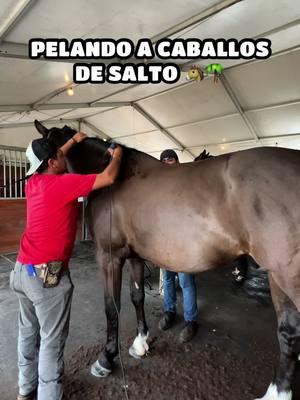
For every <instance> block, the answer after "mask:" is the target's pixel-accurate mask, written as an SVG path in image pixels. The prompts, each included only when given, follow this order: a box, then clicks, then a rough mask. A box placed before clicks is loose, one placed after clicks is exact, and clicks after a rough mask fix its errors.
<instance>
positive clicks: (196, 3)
mask: <svg viewBox="0 0 300 400" xmlns="http://www.w3.org/2000/svg"><path fill="white" fill-rule="evenodd" d="M47 37H49V38H54V37H55V38H62V37H64V38H66V39H72V38H115V39H117V38H122V37H126V38H130V39H132V40H133V41H135V42H136V41H137V40H138V39H140V38H146V37H148V38H150V39H151V40H152V41H153V42H155V41H157V40H158V39H159V38H164V37H171V38H189V37H194V38H200V39H205V38H215V39H218V38H221V37H223V38H225V39H229V38H236V39H239V40H240V39H243V38H259V37H266V38H269V39H271V41H272V52H273V54H272V56H271V57H270V58H269V59H267V60H250V61H246V60H220V61H219V62H221V63H222V65H223V66H224V67H225V70H224V73H223V76H222V79H221V80H220V81H219V82H218V83H217V84H214V83H213V80H212V79H205V80H204V81H202V82H195V81H192V82H190V81H186V72H182V74H181V79H180V81H179V82H177V83H176V84H134V85H132V84H129V85H126V84H118V85H114V84H109V83H105V84H83V85H74V84H73V82H72V69H73V63H72V62H61V61H55V60H51V61H50V60H30V59H29V57H28V47H27V45H28V41H29V39H31V38H47ZM74 62H75V61H74ZM106 62H107V61H106ZM178 63H179V64H186V63H188V64H190V65H192V64H193V63H195V64H197V65H199V66H201V67H205V66H206V65H207V64H209V63H210V61H209V60H201V59H200V60H197V61H196V62H195V61H193V62H191V61H189V60H186V61H183V60H178ZM299 64H300V2H299V1H296V2H295V1H294V0H277V1H276V2H275V1H274V0H242V1H239V0H223V1H220V0H219V1H217V0H185V1H184V2H182V1H179V0H164V1H163V2H162V1H158V0H152V1H151V2H149V1H147V0H115V1H114V2H113V3H112V4H110V3H107V2H105V1H104V0H98V1H94V0H88V1H86V0H72V1H71V0H67V1H64V2H62V1H60V0H1V9H0V145H10V146H18V147H20V146H21V147H25V146H27V144H28V142H29V141H30V140H31V139H32V138H34V137H38V134H37V132H36V131H35V128H34V126H33V120H34V119H39V120H41V121H44V122H45V123H46V124H47V126H54V125H56V126H61V125H64V124H69V125H71V126H73V127H75V128H77V129H79V128H80V129H82V130H84V131H86V132H87V133H89V134H91V135H99V136H102V137H110V138H114V139H116V140H117V141H119V142H121V143H123V144H125V145H128V146H130V147H135V148H137V149H140V150H142V151H145V152H147V153H150V154H152V155H154V156H156V157H158V156H159V154H160V152H161V151H162V150H164V149H165V148H173V149H176V150H177V151H178V154H179V157H180V159H181V161H191V160H192V159H193V157H194V156H196V155H198V154H199V153H200V152H201V151H202V150H203V149H204V148H206V149H207V150H208V151H210V152H211V153H212V154H221V153H224V152H231V151H236V150H239V149H244V148H249V147H254V146H263V145H278V146H284V147H291V148H297V149H300V128H299V127H300V74H299V72H298V71H299ZM70 86H72V87H73V88H74V95H73V96H69V95H68V93H67V89H68V88H69V87H70Z"/></svg>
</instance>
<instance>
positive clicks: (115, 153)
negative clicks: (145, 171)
mask: <svg viewBox="0 0 300 400" xmlns="http://www.w3.org/2000/svg"><path fill="white" fill-rule="evenodd" d="M107 152H108V153H109V154H110V155H111V157H113V158H114V157H118V158H120V159H121V157H122V153H123V149H122V147H121V146H119V145H118V144H117V143H114V142H112V143H111V145H110V146H109V148H108V149H107Z"/></svg>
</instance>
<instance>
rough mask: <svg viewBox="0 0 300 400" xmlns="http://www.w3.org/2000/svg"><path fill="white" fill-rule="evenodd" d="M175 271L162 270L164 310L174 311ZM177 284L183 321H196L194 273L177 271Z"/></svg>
mask: <svg viewBox="0 0 300 400" xmlns="http://www.w3.org/2000/svg"><path fill="white" fill-rule="evenodd" d="M176 275H177V273H176V272H172V271H167V270H163V288H164V310H165V311H169V312H176V304H177V296H176V287H175V276H176ZM178 278H179V285H180V287H181V289H182V296H183V311H184V319H185V321H197V319H198V307H197V288H196V284H195V277H194V275H190V274H185V273H183V272H179V273H178Z"/></svg>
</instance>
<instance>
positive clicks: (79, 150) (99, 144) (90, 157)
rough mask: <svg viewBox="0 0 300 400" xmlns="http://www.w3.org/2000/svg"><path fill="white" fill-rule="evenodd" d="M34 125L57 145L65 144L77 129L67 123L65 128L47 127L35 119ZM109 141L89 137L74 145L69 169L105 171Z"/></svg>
mask: <svg viewBox="0 0 300 400" xmlns="http://www.w3.org/2000/svg"><path fill="white" fill-rule="evenodd" d="M34 125H35V127H36V129H37V130H38V132H39V133H40V134H41V135H42V136H43V137H45V138H48V139H51V140H52V141H53V142H54V143H55V144H56V145H57V146H59V147H61V146H63V145H64V144H65V143H66V142H67V141H68V140H70V139H71V138H72V137H73V136H74V135H75V134H76V130H75V129H73V128H71V127H69V126H67V125H65V126H64V127H63V128H55V127H54V128H50V129H48V128H46V127H45V126H44V125H43V124H42V123H41V122H39V121H37V120H35V121H34ZM109 144H110V143H109V142H105V141H104V140H101V139H100V138H88V139H86V140H84V141H83V142H81V143H78V144H77V145H76V146H74V147H73V148H72V149H71V150H70V151H69V152H68V155H67V162H68V169H69V170H70V171H72V172H77V173H80V174H89V173H98V172H101V171H103V169H104V168H105V167H106V165H107V164H108V162H109V158H110V155H109V154H108V153H107V148H108V147H109Z"/></svg>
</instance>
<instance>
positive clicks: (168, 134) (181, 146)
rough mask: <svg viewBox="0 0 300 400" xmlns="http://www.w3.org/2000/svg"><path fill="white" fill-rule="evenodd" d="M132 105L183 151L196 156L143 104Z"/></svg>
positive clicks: (192, 156) (193, 156)
mask: <svg viewBox="0 0 300 400" xmlns="http://www.w3.org/2000/svg"><path fill="white" fill-rule="evenodd" d="M132 107H133V108H134V109H135V110H136V111H137V112H138V113H140V114H141V115H142V116H143V117H144V118H146V119H147V120H148V121H149V122H151V124H152V125H153V126H155V127H156V128H157V129H158V130H159V131H160V132H161V133H163V134H164V135H165V136H166V137H167V138H169V139H170V140H171V141H172V142H173V143H175V144H176V146H178V147H179V149H180V150H181V151H185V152H186V153H188V154H189V156H190V157H191V158H193V159H194V158H195V155H194V154H193V153H192V152H191V151H190V150H188V149H187V148H186V147H185V146H184V145H183V144H182V143H181V142H180V141H179V140H177V139H176V138H175V137H174V136H173V135H172V134H171V133H170V132H169V131H168V130H167V129H165V128H163V127H162V126H161V125H160V124H159V123H158V122H157V121H156V120H155V119H154V118H153V117H152V116H151V115H150V114H148V113H147V112H146V111H145V110H144V109H143V108H142V107H141V106H139V105H138V104H136V103H132Z"/></svg>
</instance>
